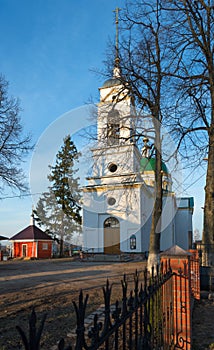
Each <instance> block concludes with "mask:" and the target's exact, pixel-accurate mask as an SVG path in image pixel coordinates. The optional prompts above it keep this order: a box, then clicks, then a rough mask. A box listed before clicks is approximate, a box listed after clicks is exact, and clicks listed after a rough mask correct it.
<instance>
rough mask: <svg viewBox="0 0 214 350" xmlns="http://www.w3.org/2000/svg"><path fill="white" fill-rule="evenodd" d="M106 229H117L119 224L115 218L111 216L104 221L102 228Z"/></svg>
mask: <svg viewBox="0 0 214 350" xmlns="http://www.w3.org/2000/svg"><path fill="white" fill-rule="evenodd" d="M106 227H112V228H119V227H120V223H119V221H118V220H117V219H116V218H114V217H112V216H111V217H109V218H108V219H106V220H105V221H104V228H106Z"/></svg>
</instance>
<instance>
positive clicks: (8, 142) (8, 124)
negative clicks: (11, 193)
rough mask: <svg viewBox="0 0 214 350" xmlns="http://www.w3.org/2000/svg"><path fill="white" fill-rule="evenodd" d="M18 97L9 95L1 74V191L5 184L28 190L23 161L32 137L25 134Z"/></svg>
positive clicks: (29, 147) (29, 148) (30, 146)
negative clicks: (22, 166)
mask: <svg viewBox="0 0 214 350" xmlns="http://www.w3.org/2000/svg"><path fill="white" fill-rule="evenodd" d="M20 111H21V110H20V105H19V101H18V99H15V98H13V97H9V96H8V82H7V81H6V80H5V78H4V77H3V76H0V192H3V191H4V189H5V186H9V187H10V188H13V189H18V190H20V191H23V190H26V188H27V185H26V182H25V175H24V173H23V170H22V168H21V166H20V165H21V163H22V162H23V161H24V158H25V156H26V155H27V154H28V152H29V151H30V150H32V145H31V138H30V136H29V135H27V136H25V135H24V134H23V127H22V125H21V120H20Z"/></svg>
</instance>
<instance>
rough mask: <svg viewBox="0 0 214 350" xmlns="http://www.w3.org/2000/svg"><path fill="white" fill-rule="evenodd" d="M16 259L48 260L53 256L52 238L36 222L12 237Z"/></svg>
mask: <svg viewBox="0 0 214 350" xmlns="http://www.w3.org/2000/svg"><path fill="white" fill-rule="evenodd" d="M10 240H11V241H12V243H13V257H14V258H38V259H45V258H46V259H47V258H51V256H52V242H53V240H52V238H51V237H50V236H49V235H48V234H47V233H45V232H43V231H42V230H41V229H40V228H38V227H36V225H35V224H34V220H33V221H32V224H31V225H29V226H28V227H26V228H25V229H24V230H22V231H20V232H19V233H17V234H16V235H15V236H13V237H11V238H10Z"/></svg>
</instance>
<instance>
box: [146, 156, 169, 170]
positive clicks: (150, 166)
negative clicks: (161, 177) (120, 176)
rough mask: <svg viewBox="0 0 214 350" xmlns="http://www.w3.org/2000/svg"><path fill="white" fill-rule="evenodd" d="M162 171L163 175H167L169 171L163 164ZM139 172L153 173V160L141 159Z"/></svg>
mask: <svg viewBox="0 0 214 350" xmlns="http://www.w3.org/2000/svg"><path fill="white" fill-rule="evenodd" d="M161 168H162V170H163V172H164V173H166V174H168V173H169V171H168V169H167V166H166V164H165V163H164V162H162V167H161ZM140 171H141V172H144V171H155V158H150V159H149V158H142V159H141V161H140Z"/></svg>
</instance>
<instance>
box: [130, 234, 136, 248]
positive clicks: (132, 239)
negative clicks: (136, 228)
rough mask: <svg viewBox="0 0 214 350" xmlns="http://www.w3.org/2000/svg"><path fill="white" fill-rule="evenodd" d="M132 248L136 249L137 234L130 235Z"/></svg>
mask: <svg viewBox="0 0 214 350" xmlns="http://www.w3.org/2000/svg"><path fill="white" fill-rule="evenodd" d="M130 249H132V250H133V249H136V236H135V235H131V237H130Z"/></svg>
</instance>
